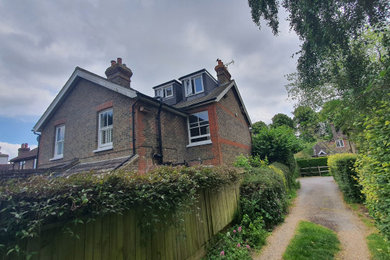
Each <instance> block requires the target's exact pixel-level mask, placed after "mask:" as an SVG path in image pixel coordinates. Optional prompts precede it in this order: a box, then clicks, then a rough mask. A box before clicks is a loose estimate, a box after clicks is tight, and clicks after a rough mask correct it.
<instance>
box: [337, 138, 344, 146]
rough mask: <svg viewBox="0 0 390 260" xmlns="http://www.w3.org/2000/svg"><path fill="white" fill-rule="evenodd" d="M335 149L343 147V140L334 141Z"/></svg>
mask: <svg viewBox="0 0 390 260" xmlns="http://www.w3.org/2000/svg"><path fill="white" fill-rule="evenodd" d="M336 147H339V148H342V147H345V144H344V140H343V139H338V140H336Z"/></svg>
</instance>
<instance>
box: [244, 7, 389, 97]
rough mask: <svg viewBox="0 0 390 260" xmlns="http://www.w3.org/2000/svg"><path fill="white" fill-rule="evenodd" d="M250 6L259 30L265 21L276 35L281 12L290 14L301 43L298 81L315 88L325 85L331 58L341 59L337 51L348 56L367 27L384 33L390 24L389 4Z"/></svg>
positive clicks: (292, 24) (290, 20)
mask: <svg viewBox="0 0 390 260" xmlns="http://www.w3.org/2000/svg"><path fill="white" fill-rule="evenodd" d="M248 4H249V7H250V8H251V14H252V20H253V21H254V22H255V23H256V24H257V25H258V26H259V27H260V23H261V20H265V21H266V23H267V25H268V26H269V27H270V28H271V29H272V31H273V33H274V34H277V33H278V31H279V21H278V13H279V9H280V8H281V7H283V8H284V9H285V10H286V11H287V13H288V14H289V16H288V21H289V22H290V27H291V28H292V29H293V30H294V31H295V32H296V33H297V35H298V36H299V38H300V39H301V41H302V44H301V50H300V51H299V52H298V53H297V54H299V55H300V56H299V58H298V64H297V71H298V73H297V75H296V78H297V80H298V81H299V82H300V84H302V85H305V86H307V87H310V86H311V87H313V88H315V87H316V86H318V85H322V82H321V80H322V77H321V76H323V74H324V70H323V69H324V67H326V66H327V60H328V58H329V57H337V55H339V53H337V52H336V53H335V50H340V53H342V54H343V56H348V55H349V52H350V50H351V45H350V43H351V41H353V40H354V39H355V38H357V37H358V36H359V35H360V34H361V32H362V30H364V29H365V27H366V25H368V24H369V25H371V26H373V27H375V28H379V29H383V28H386V25H388V24H389V20H388V17H389V9H390V2H389V1H388V0H326V1H324V0H299V1H298V0H280V1H279V0H248ZM313 93H314V92H312V94H313Z"/></svg>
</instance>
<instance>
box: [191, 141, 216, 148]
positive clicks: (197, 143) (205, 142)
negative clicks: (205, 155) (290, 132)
mask: <svg viewBox="0 0 390 260" xmlns="http://www.w3.org/2000/svg"><path fill="white" fill-rule="evenodd" d="M212 143H213V142H211V140H206V141H201V142H196V143H191V144H188V145H187V147H194V146H199V145H206V144H212Z"/></svg>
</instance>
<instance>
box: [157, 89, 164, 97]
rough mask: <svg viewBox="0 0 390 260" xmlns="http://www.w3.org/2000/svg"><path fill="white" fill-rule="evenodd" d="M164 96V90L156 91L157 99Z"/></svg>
mask: <svg viewBox="0 0 390 260" xmlns="http://www.w3.org/2000/svg"><path fill="white" fill-rule="evenodd" d="M162 96H163V92H162V89H156V97H162Z"/></svg>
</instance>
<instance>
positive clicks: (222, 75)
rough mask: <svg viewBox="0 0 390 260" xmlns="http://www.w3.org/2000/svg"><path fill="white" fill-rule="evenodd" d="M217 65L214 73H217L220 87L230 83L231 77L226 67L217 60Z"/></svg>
mask: <svg viewBox="0 0 390 260" xmlns="http://www.w3.org/2000/svg"><path fill="white" fill-rule="evenodd" d="M217 62H218V65H217V66H215V71H216V72H217V79H218V81H219V83H220V84H221V85H223V84H225V83H228V82H230V78H231V77H232V76H231V75H230V73H229V71H228V70H227V67H226V66H225V65H224V64H223V62H222V61H221V60H220V59H217Z"/></svg>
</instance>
